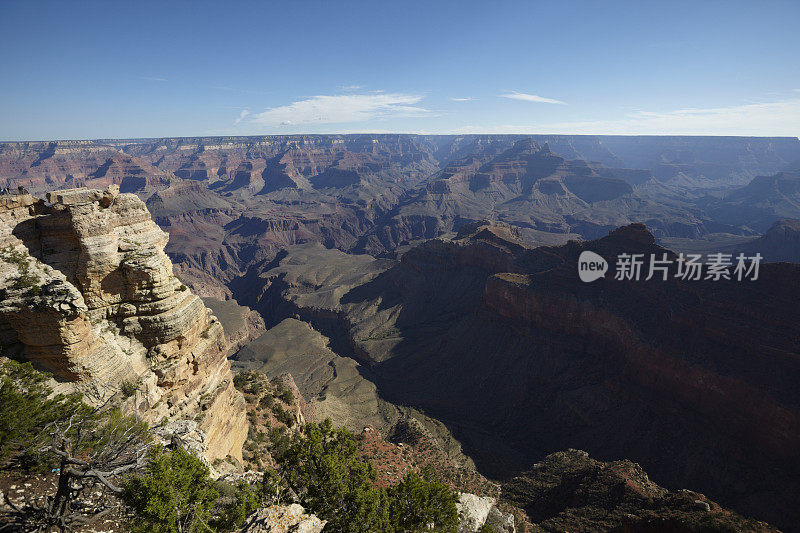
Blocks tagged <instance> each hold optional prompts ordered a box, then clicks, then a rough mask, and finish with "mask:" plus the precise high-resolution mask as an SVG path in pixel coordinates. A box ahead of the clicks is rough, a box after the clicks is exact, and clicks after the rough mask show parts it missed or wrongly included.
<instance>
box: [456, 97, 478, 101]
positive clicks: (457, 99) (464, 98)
mask: <svg viewBox="0 0 800 533" xmlns="http://www.w3.org/2000/svg"><path fill="white" fill-rule="evenodd" d="M450 100H452V101H453V102H472V101H473V100H477V98H473V97H472V96H465V97H463V98H455V97H452V98H450Z"/></svg>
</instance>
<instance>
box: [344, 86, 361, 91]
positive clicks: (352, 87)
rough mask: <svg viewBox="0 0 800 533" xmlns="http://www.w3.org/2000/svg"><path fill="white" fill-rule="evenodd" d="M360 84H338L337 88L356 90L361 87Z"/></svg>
mask: <svg viewBox="0 0 800 533" xmlns="http://www.w3.org/2000/svg"><path fill="white" fill-rule="evenodd" d="M361 88H362V86H361V85H340V86H339V89H340V90H342V91H357V90H359V89H361Z"/></svg>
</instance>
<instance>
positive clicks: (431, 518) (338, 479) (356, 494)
mask: <svg viewBox="0 0 800 533" xmlns="http://www.w3.org/2000/svg"><path fill="white" fill-rule="evenodd" d="M272 449H273V456H274V457H275V459H276V461H277V463H278V469H277V470H275V471H270V472H267V474H266V475H265V477H264V481H263V484H262V490H263V493H264V495H265V498H268V499H271V500H272V501H273V502H275V503H281V501H280V499H281V495H283V494H286V493H287V492H288V491H289V490H291V491H293V492H294V493H295V494H296V495H297V496H298V497H299V498H300V501H301V503H302V504H303V506H304V507H306V508H307V509H309V510H310V511H311V512H313V513H315V514H317V515H318V516H319V517H320V518H323V519H324V520H328V525H327V526H326V527H325V530H326V531H331V532H359V533H362V532H396V533H400V532H405V531H420V530H426V531H439V532H445V531H447V532H455V531H456V527H457V525H458V513H457V511H456V507H455V502H456V496H455V493H453V492H452V491H450V490H449V489H448V488H447V487H446V486H445V485H444V484H442V483H440V482H439V481H437V480H434V479H427V478H426V477H424V476H420V475H418V474H409V475H408V476H406V477H405V479H403V480H402V481H401V482H400V483H398V484H396V485H394V486H392V487H389V488H388V489H383V488H380V487H377V486H376V485H375V481H376V473H375V469H374V468H373V467H372V466H371V465H370V464H369V462H367V461H366V460H364V459H363V458H362V457H361V456H360V454H359V452H358V444H357V441H356V437H355V436H354V435H353V434H352V433H350V432H349V431H348V430H347V429H345V428H334V427H333V424H332V423H331V421H330V419H328V420H325V421H324V422H322V423H321V424H305V425H304V426H303V427H302V428H301V429H300V431H298V432H296V433H294V434H293V435H292V436H291V437H289V436H286V435H285V434H278V435H276V442H273V445H272Z"/></svg>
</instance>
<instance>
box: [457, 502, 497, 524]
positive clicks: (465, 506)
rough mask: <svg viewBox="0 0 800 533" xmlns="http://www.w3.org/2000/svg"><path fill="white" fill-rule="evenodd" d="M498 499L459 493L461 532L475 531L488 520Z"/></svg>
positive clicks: (458, 505)
mask: <svg viewBox="0 0 800 533" xmlns="http://www.w3.org/2000/svg"><path fill="white" fill-rule="evenodd" d="M496 501H497V500H495V499H494V498H491V497H488V496H477V495H475V494H469V493H467V492H461V493H459V494H458V502H457V503H456V508H457V509H458V516H459V519H460V523H459V526H458V531H459V533H475V532H476V531H478V529H480V527H481V526H482V525H483V524H484V523H485V522H486V518H487V517H488V516H489V512H490V511H491V510H492V508H493V507H494V504H495V503H496Z"/></svg>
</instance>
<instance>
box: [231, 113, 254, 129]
mask: <svg viewBox="0 0 800 533" xmlns="http://www.w3.org/2000/svg"><path fill="white" fill-rule="evenodd" d="M249 114H250V110H249V109H242V112H241V113H239V116H238V117H237V118H236V120H235V121H234V122H233V125H234V126H236V125H237V124H239V123H240V122H241V121H242V120H244V118H245V117H246V116H247V115H249Z"/></svg>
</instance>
